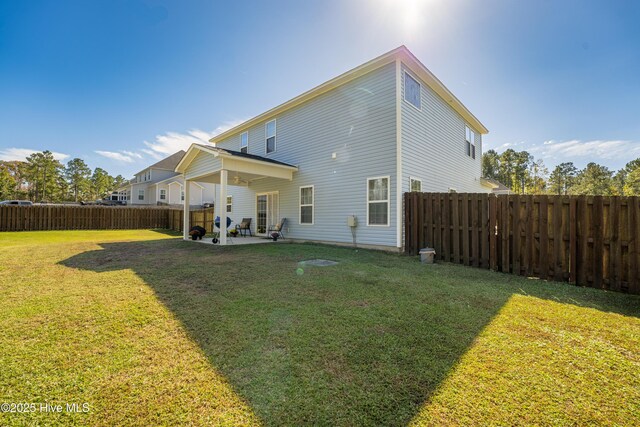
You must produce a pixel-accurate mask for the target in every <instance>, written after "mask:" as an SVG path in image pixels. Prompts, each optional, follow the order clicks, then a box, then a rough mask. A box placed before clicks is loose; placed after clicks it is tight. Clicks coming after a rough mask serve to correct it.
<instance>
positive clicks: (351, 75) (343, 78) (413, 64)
mask: <svg viewBox="0 0 640 427" xmlns="http://www.w3.org/2000/svg"><path fill="white" fill-rule="evenodd" d="M397 59H399V60H401V61H402V62H403V63H404V64H405V66H406V67H408V68H409V69H410V70H411V71H413V72H414V73H416V74H417V75H418V76H419V77H420V78H421V79H422V80H423V81H424V82H425V83H427V85H428V86H429V87H430V88H431V89H433V90H434V91H435V92H436V93H437V94H438V95H439V96H440V97H442V99H444V100H445V102H447V103H448V104H449V105H451V107H452V108H453V109H454V110H455V111H457V112H458V114H460V115H461V116H462V117H463V118H464V120H465V121H466V122H467V123H469V124H470V125H471V127H473V128H475V130H476V131H478V132H480V133H482V134H486V133H489V130H488V129H487V128H486V127H485V126H484V125H483V124H482V123H481V122H480V120H478V119H477V118H476V116H474V115H473V114H472V113H471V111H469V109H467V107H465V106H464V104H462V102H460V100H459V99H458V98H456V97H455V95H454V94H453V93H451V91H450V90H449V89H447V87H446V86H445V85H444V84H443V83H442V82H441V81H440V80H438V78H437V77H436V76H435V75H434V74H433V73H432V72H431V71H429V69H428V68H427V67H425V66H424V64H422V62H420V61H419V60H418V58H416V57H415V56H414V55H413V53H411V51H409V49H407V48H406V46H404V45H403V46H400V47H398V48H396V49H394V50H392V51H390V52H387V53H385V54H384V55H381V56H379V57H377V58H375V59H373V60H371V61H369V62H366V63H364V64H362V65H360V66H358V67H356V68H354V69H352V70H350V71H347V72H346V73H344V74H341V75H339V76H338V77H335V78H333V79H331V80H329V81H328V82H325V83H323V84H321V85H320V86H316V87H315V88H313V89H311V90H309V91H307V92H305V93H303V94H301V95H298V96H296V97H295V98H293V99H290V100H289V101H287V102H285V103H283V104H280V105H278V106H277V107H274V108H272V109H271V110H268V111H266V112H264V113H262V114H260V115H258V116H255V117H253V118H252V119H249V120H247V121H245V122H243V123H241V124H239V125H238V126H235V127H233V128H231V129H229V130H227V131H226V132H223V133H221V134H218V135H216V136H214V137H213V138H211V139H210V140H209V141H210V142H213V143H216V142H220V141H223V140H224V139H226V138H228V137H230V136H232V135H234V134H236V133H238V132H242V131H244V130H246V129H248V128H249V127H251V126H253V125H256V124H258V123H260V122H263V121H266V120H269V119H271V118H273V117H275V116H276V115H278V114H281V113H282V112H284V111H287V110H289V109H291V108H293V107H295V106H297V105H300V104H302V103H303V102H306V101H308V100H310V99H313V98H315V97H316V96H319V95H321V94H323V93H325V92H328V91H329V90H331V89H335V88H336V87H339V86H341V85H343V84H345V83H347V82H349V81H351V80H353V79H355V78H358V77H360V76H363V75H365V74H367V73H370V72H371V71H373V70H376V69H378V68H380V67H382V66H384V65H387V64H389V63H392V62H394V61H395V60H397Z"/></svg>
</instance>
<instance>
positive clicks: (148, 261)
mask: <svg viewBox="0 0 640 427" xmlns="http://www.w3.org/2000/svg"><path fill="white" fill-rule="evenodd" d="M312 258H324V259H330V260H335V261H339V264H338V265H337V266H333V267H324V268H319V267H302V266H301V265H299V261H302V260H306V259H312ZM0 300H1V301H2V303H1V304H0V328H1V331H2V333H0V368H1V369H0V403H1V402H16V403H18V402H27V403H31V402H35V403H38V404H39V403H44V402H49V403H52V404H62V405H64V404H66V403H79V404H82V403H85V402H86V403H88V404H89V408H90V409H89V412H88V413H60V414H59V413H43V412H35V413H27V414H25V413H15V414H7V413H3V414H0V425H56V424H57V425H73V424H77V425H85V424H87V425H140V426H149V425H179V424H182V425H184V424H187V425H188V424H192V425H243V424H245V425H257V424H264V425H301V424H313V425H407V424H414V425H445V424H446V425H487V424H491V425H523V424H525V425H528V424H537V425H594V424H603V425H637V424H638V422H639V420H640V375H639V373H640V350H639V349H640V298H639V297H634V296H629V295H624V294H616V293H609V292H604V291H598V290H593V289H585V288H577V287H573V286H570V285H566V284H558V283H546V282H543V281H539V280H530V279H525V278H520V277H514V276H508V275H502V274H499V273H493V272H489V271H483V270H479V269H472V268H465V267H460V266H453V265H435V266H429V267H426V266H422V265H420V264H419V262H418V261H417V259H416V258H409V257H404V256H399V255H393V254H386V253H380V252H375V251H364V250H360V251H355V250H353V249H347V248H334V247H329V246H320V245H294V244H275V245H274V244H270V245H253V246H235V247H233V246H231V247H226V248H220V247H214V246H210V245H199V244H193V243H190V242H183V241H181V240H180V239H176V238H175V236H172V235H168V234H164V233H159V232H153V231H105V232H101V231H92V232H69V231H66V232H33V233H0Z"/></svg>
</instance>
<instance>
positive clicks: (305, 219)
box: [300, 185, 314, 225]
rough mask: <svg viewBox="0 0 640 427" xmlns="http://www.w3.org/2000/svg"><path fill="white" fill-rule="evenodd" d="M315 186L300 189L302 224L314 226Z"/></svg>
mask: <svg viewBox="0 0 640 427" xmlns="http://www.w3.org/2000/svg"><path fill="white" fill-rule="evenodd" d="M313 196H314V195H313V185H309V186H307V187H300V224H309V225H313Z"/></svg>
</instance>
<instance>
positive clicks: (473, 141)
mask: <svg viewBox="0 0 640 427" xmlns="http://www.w3.org/2000/svg"><path fill="white" fill-rule="evenodd" d="M467 130H469V137H470V138H471V140H468V139H467ZM467 142H469V143H470V145H471V146H470V147H469V154H467V157H469V158H470V159H472V160H475V159H476V158H477V157H478V156H474V151H475V147H476V131H475V130H474V129H473V128H472V127H471V126H470V125H469V124H468V123H465V125H464V145H465V147H464V148H465V154H466V151H467ZM472 147H473V148H472Z"/></svg>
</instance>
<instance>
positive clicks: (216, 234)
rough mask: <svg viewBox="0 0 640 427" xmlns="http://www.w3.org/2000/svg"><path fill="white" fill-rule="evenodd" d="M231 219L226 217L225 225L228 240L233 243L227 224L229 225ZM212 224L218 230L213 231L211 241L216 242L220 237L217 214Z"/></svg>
mask: <svg viewBox="0 0 640 427" xmlns="http://www.w3.org/2000/svg"><path fill="white" fill-rule="evenodd" d="M232 222H233V221H232V220H231V218H229V217H227V226H226V232H227V238H228V239H229V241H230V242H231V243H233V239H232V238H231V234H229V226H230V225H231V223H232ZM213 224H214V225H215V226H216V227H217V228H218V231H216V232H214V233H213V243H218V240H219V239H220V232H221V230H222V229H221V228H220V217H219V216H217V217H216V219H215V220H214V221H213Z"/></svg>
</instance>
